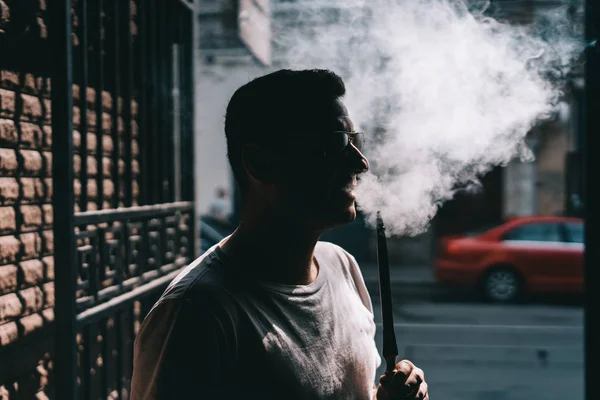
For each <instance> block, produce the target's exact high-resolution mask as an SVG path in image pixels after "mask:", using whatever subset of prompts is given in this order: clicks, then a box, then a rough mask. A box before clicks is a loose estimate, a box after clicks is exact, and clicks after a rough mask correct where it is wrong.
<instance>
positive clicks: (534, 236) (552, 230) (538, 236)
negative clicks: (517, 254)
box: [503, 223, 562, 242]
mask: <svg viewBox="0 0 600 400" xmlns="http://www.w3.org/2000/svg"><path fill="white" fill-rule="evenodd" d="M503 239H504V240H527V241H536V242H560V241H562V239H561V235H560V229H559V225H558V224H556V223H534V224H527V225H521V226H519V227H516V228H513V229H512V230H510V231H508V232H507V233H506V234H505V235H504V237H503Z"/></svg>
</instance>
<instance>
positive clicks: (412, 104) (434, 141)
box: [275, 0, 582, 235]
mask: <svg viewBox="0 0 600 400" xmlns="http://www.w3.org/2000/svg"><path fill="white" fill-rule="evenodd" d="M309 3H310V4H312V5H317V7H314V8H311V7H307V9H306V10H303V11H301V12H300V13H299V14H298V15H297V20H296V21H302V23H301V24H299V26H298V27H295V28H293V27H292V26H291V24H290V26H276V27H275V28H276V29H275V32H276V35H277V36H276V38H277V41H278V44H279V46H281V47H280V48H284V49H286V50H285V57H284V60H285V62H284V63H285V65H284V66H286V67H289V68H294V69H299V68H328V69H331V70H333V71H335V72H337V73H339V74H340V75H341V76H342V77H343V78H344V81H345V82H346V86H347V89H348V94H347V96H346V99H345V102H346V104H347V105H348V108H349V111H350V114H351V117H352V118H353V120H354V121H355V123H356V124H357V126H358V128H359V129H361V130H364V131H365V132H366V135H365V136H366V138H367V140H368V142H367V150H366V154H367V156H368V158H369V160H370V162H371V170H370V171H369V172H368V173H367V174H364V175H363V176H362V179H361V181H360V184H359V187H358V189H357V191H356V194H357V198H358V205H359V208H360V209H361V210H362V211H363V212H364V213H365V214H366V216H367V220H368V222H370V223H373V222H374V219H375V213H376V212H377V211H381V214H382V217H383V220H384V221H385V223H386V226H387V227H388V233H389V234H405V235H416V234H419V233H421V232H423V231H424V230H425V229H427V226H428V223H429V222H430V221H431V219H432V218H433V217H434V215H435V213H436V212H437V210H438V208H439V206H440V205H441V204H442V203H443V202H444V201H446V200H448V199H451V198H452V197H453V195H454V194H455V193H456V191H457V189H458V188H464V187H472V186H476V185H477V184H478V179H479V177H481V176H482V174H485V173H486V172H487V171H489V170H490V169H492V168H493V167H494V166H497V165H506V164H507V163H508V162H509V161H510V160H512V159H514V158H521V159H523V160H530V159H532V153H531V151H530V150H529V149H528V147H527V145H526V144H525V137H526V135H527V133H528V131H529V130H530V129H531V128H532V127H533V126H534V125H535V124H536V123H537V122H538V121H540V120H541V119H544V118H548V117H549V116H550V115H551V114H552V113H553V112H554V111H555V108H556V105H557V101H558V99H559V97H560V95H561V85H562V84H563V83H564V81H565V76H566V74H567V73H568V72H569V70H570V68H571V66H572V63H573V61H574V59H575V58H576V57H577V56H578V55H579V54H580V52H581V50H582V39H581V38H579V37H578V36H577V35H576V34H575V33H574V29H573V23H572V21H570V20H569V18H568V15H567V8H566V7H563V8H559V9H556V10H554V11H553V12H552V13H551V14H547V15H545V16H543V18H541V17H540V18H537V19H536V22H534V23H533V24H531V25H527V26H515V25H509V24H504V23H500V22H498V21H497V20H495V19H493V18H490V17H488V16H486V15H485V10H486V7H485V5H482V4H481V3H480V4H479V6H477V5H474V4H472V3H470V4H469V5H467V3H466V2H464V1H462V0H404V1H396V0H392V1H386V0H369V1H362V0H355V1H345V2H344V3H343V4H344V6H343V9H342V10H341V11H339V10H338V11H332V12H330V13H327V12H325V11H323V8H321V7H319V6H318V5H319V4H320V5H331V4H332V2H331V1H329V2H321V3H315V2H309ZM309 21H312V22H309Z"/></svg>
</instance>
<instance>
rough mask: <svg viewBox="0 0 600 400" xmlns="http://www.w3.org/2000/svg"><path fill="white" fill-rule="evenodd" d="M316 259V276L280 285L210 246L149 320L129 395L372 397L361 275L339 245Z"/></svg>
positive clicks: (372, 350)
mask: <svg viewBox="0 0 600 400" xmlns="http://www.w3.org/2000/svg"><path fill="white" fill-rule="evenodd" d="M314 256H315V259H316V261H317V263H318V265H319V274H318V276H317V278H316V280H315V281H314V282H313V283H311V284H309V285H301V286H296V285H282V284H276V283H266V282H258V281H254V280H252V279H251V278H250V277H249V276H247V275H245V273H244V266H243V265H235V264H234V263H233V262H232V261H231V260H230V259H229V258H228V257H227V255H226V254H225V253H224V252H223V250H222V249H221V248H220V247H219V246H218V245H216V246H213V247H212V248H211V249H210V250H209V251H207V252H206V253H205V254H204V255H203V256H202V257H200V258H199V259H198V260H196V261H195V262H193V263H192V264H191V265H189V266H188V267H187V268H186V269H185V270H184V271H182V272H181V274H179V276H178V277H177V278H175V279H174V280H173V282H171V284H170V285H169V287H168V288H167V290H166V291H165V293H164V294H163V295H162V297H161V298H160V300H159V301H158V302H157V303H156V304H155V306H154V307H153V309H152V310H151V312H150V313H149V314H148V316H147V317H146V319H145V320H144V322H143V324H142V326H141V328H140V331H139V333H138V336H137V338H136V342H135V351H134V373H133V379H132V393H131V399H132V400H138V399H177V398H184V399H213V398H214V399H228V398H232V399H233V398H236V399H241V398H243V399H263V400H264V399H340V400H352V399H360V400H367V399H371V398H372V393H373V382H374V380H375V371H376V369H377V367H378V366H379V364H380V363H381V359H380V357H379V355H378V352H377V349H376V347H375V341H374V336H375V323H374V320H373V310H372V305H371V300H370V297H369V294H368V292H367V289H366V287H365V284H364V281H363V278H362V275H361V273H360V270H359V268H358V265H357V263H356V260H355V259H354V257H352V256H351V255H350V254H349V253H348V252H346V251H344V250H343V249H342V248H341V247H339V246H336V245H334V244H331V243H326V242H319V243H318V244H317V246H316V248H315V252H314Z"/></svg>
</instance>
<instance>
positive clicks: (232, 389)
mask: <svg viewBox="0 0 600 400" xmlns="http://www.w3.org/2000/svg"><path fill="white" fill-rule="evenodd" d="M344 94H345V87H344V83H343V82H342V80H341V79H340V78H339V77H338V76H337V75H335V74H334V73H333V72H331V71H326V70H304V71H291V70H280V71H277V72H274V73H271V74H269V75H266V76H263V77H260V78H257V79H255V80H253V81H251V82H250V83H248V84H246V85H244V86H242V87H241V88H239V89H238V90H237V91H236V92H235V94H234V95H233V97H232V98H231V101H230V103H229V105H228V107H227V114H226V117H225V134H226V138H227V146H228V157H229V161H230V164H231V168H232V171H233V173H234V176H235V178H236V180H237V183H238V185H239V187H240V190H241V195H242V203H243V207H242V212H241V223H240V224H239V226H238V227H237V229H236V230H235V232H234V233H233V234H232V235H230V236H228V237H227V238H225V239H224V240H223V241H222V242H221V243H219V244H217V245H215V246H213V247H212V248H211V249H210V250H209V251H207V252H206V253H205V254H204V255H203V256H202V257H201V258H199V259H198V260H196V261H194V262H193V263H192V264H191V265H189V266H188V267H187V268H186V269H185V270H184V271H183V272H182V273H181V274H180V275H179V276H178V277H177V278H176V279H175V280H174V281H173V282H172V283H171V285H170V286H169V287H168V289H167V290H166V291H165V293H164V294H163V296H162V297H161V299H160V300H159V301H158V302H157V304H156V305H155V306H154V308H153V309H152V311H151V312H150V313H149V315H148V316H147V317H146V319H145V321H144V323H143V324H142V326H141V328H140V331H139V334H138V336H137V339H136V344H135V361H134V374H133V382H132V396H131V398H132V399H134V400H136V399H195V398H198V399H263V400H264V399H340V400H349V399H364V400H367V399H371V398H373V397H374V394H375V392H374V389H375V387H374V385H373V382H374V379H375V371H376V369H377V367H378V365H379V363H380V362H381V359H380V357H379V355H378V352H377V349H376V347H375V342H374V335H375V323H374V321H373V310H372V305H371V300H370V298H369V294H368V292H367V289H366V288H365V284H364V281H363V278H362V275H361V273H360V270H359V267H358V265H357V263H356V261H355V259H354V257H353V256H352V255H350V254H349V253H348V252H346V251H345V250H343V249H342V248H340V247H338V246H336V245H334V244H331V243H326V242H320V241H319V237H320V236H321V234H322V233H323V232H324V231H326V230H328V229H331V228H334V227H336V226H339V225H341V224H345V223H347V222H350V221H353V220H354V218H356V208H355V204H354V196H353V195H352V190H353V188H354V186H355V185H356V179H357V175H359V174H360V173H362V172H364V171H366V170H367V169H368V168H369V164H368V162H367V160H366V158H365V157H364V156H363V154H362V153H361V151H360V150H361V148H362V147H361V146H362V140H363V138H362V134H360V133H357V132H355V130H354V125H353V123H352V120H351V119H350V117H349V116H348V113H347V111H346V107H345V106H344V104H343V103H342V101H341V98H342V97H343V96H344ZM383 382H384V385H383V388H381V385H380V389H379V391H378V394H377V398H378V399H388V398H390V399H396V398H398V399H400V398H402V399H405V398H408V399H423V398H428V394H427V384H426V383H425V382H424V381H423V372H422V371H421V370H420V369H419V368H417V367H415V366H414V365H413V364H412V363H411V362H410V361H403V362H401V363H399V364H398V365H397V367H396V369H395V372H394V373H393V374H390V375H384V378H383ZM405 396H406V397H405Z"/></svg>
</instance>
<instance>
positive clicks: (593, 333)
mask: <svg viewBox="0 0 600 400" xmlns="http://www.w3.org/2000/svg"><path fill="white" fill-rule="evenodd" d="M585 5H586V9H585V36H586V43H588V47H587V48H586V63H585V99H584V107H585V119H584V125H585V128H584V130H583V134H584V137H583V140H584V143H585V145H584V146H583V162H584V165H585V169H584V182H585V184H584V185H583V193H584V203H583V205H584V213H585V214H584V215H585V317H584V318H585V352H584V354H585V356H584V357H585V371H586V374H585V378H586V379H585V394H586V396H585V398H586V399H588V400H591V399H598V398H600V385H598V382H597V378H596V376H595V375H593V374H594V372H595V371H596V370H597V369H598V363H599V362H598V360H600V341H599V338H600V327H599V326H598V322H599V321H598V304H599V302H600V291H599V290H598V288H597V285H598V282H600V275H599V274H598V255H599V254H598V246H597V244H596V241H595V240H594V239H597V238H598V235H599V232H598V231H599V227H600V221H598V212H597V210H596V207H597V204H598V202H599V201H600V196H598V193H599V192H598V191H597V190H595V189H594V187H595V186H596V185H597V179H596V173H597V172H596V171H597V169H598V168H597V167H598V165H597V162H595V161H596V159H597V157H596V154H595V153H596V151H597V150H598V149H600V145H599V144H598V132H600V116H599V115H598V109H599V107H600V72H599V71H600V43H599V42H598V39H600V38H599V37H598V36H599V35H600V7H598V2H597V1H594V0H586V2H585ZM595 157H596V158H595Z"/></svg>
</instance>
